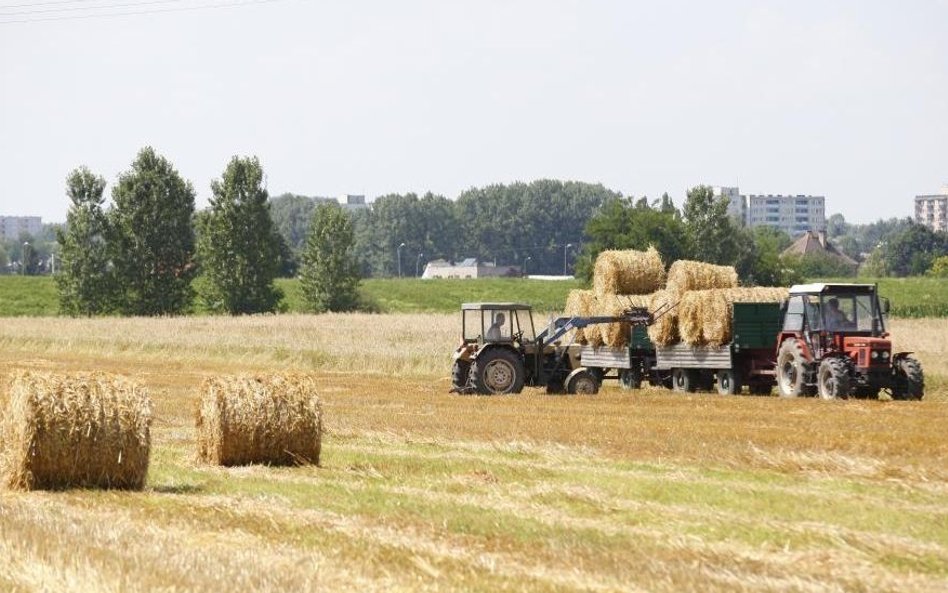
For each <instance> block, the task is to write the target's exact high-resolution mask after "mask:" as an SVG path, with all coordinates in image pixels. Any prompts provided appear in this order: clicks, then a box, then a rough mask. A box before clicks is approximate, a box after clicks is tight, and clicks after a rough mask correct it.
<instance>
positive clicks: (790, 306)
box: [783, 296, 803, 332]
mask: <svg viewBox="0 0 948 593" xmlns="http://www.w3.org/2000/svg"><path fill="white" fill-rule="evenodd" d="M783 331H785V332H798V331H803V297H802V296H792V297H790V301H789V302H788V303H787V313H786V315H784V318H783Z"/></svg>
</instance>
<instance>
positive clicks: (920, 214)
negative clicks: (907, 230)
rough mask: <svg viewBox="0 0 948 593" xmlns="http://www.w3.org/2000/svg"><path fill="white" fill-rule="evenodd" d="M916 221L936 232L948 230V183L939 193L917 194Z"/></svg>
mask: <svg viewBox="0 0 948 593" xmlns="http://www.w3.org/2000/svg"><path fill="white" fill-rule="evenodd" d="M915 222H917V223H918V224H923V225H925V226H927V227H928V228H930V229H931V230H933V231H936V232H937V231H941V232H946V231H948V185H945V186H943V187H942V188H941V193H939V194H933V195H929V196H915Z"/></svg>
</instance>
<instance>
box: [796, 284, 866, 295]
mask: <svg viewBox="0 0 948 593" xmlns="http://www.w3.org/2000/svg"><path fill="white" fill-rule="evenodd" d="M875 290H876V285H875V284H847V283H832V284H829V283H826V282H814V283H812V284H795V285H793V286H791V287H790V294H823V293H836V292H855V293H863V294H868V293H872V292H875Z"/></svg>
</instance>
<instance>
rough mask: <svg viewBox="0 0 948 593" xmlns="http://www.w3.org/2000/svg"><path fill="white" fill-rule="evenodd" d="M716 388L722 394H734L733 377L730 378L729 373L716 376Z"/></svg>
mask: <svg viewBox="0 0 948 593" xmlns="http://www.w3.org/2000/svg"><path fill="white" fill-rule="evenodd" d="M718 387H719V388H720V389H719V390H720V391H721V392H723V393H734V377H732V376H731V373H721V374H720V375H718Z"/></svg>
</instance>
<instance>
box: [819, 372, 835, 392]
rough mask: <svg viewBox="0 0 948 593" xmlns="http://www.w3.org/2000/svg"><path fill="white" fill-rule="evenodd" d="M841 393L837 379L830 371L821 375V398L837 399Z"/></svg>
mask: <svg viewBox="0 0 948 593" xmlns="http://www.w3.org/2000/svg"><path fill="white" fill-rule="evenodd" d="M837 393H839V383H838V382H837V381H836V377H835V376H833V373H832V372H830V371H829V370H826V371H823V372H822V373H820V397H822V398H823V399H836V394H837Z"/></svg>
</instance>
